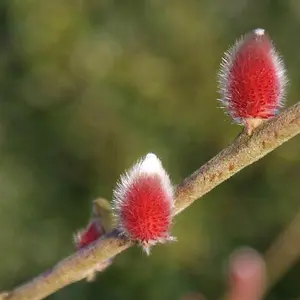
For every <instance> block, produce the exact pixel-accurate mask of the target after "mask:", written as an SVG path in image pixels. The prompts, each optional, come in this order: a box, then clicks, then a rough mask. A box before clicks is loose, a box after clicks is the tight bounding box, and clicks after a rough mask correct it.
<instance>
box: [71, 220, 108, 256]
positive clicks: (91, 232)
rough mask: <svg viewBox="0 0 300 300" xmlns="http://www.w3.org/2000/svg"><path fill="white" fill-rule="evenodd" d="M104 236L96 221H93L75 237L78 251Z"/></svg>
mask: <svg viewBox="0 0 300 300" xmlns="http://www.w3.org/2000/svg"><path fill="white" fill-rule="evenodd" d="M103 234H104V231H103V230H102V228H101V226H99V225H98V224H97V223H96V221H91V222H90V223H89V224H88V225H87V227H86V228H85V229H82V230H79V231H78V232H77V233H76V234H75V235H74V237H73V239H74V244H75V247H76V249H77V250H79V249H82V248H84V247H86V246H87V245H89V244H91V243H93V242H94V241H96V240H97V239H98V238H99V237H101V236H102V235H103Z"/></svg>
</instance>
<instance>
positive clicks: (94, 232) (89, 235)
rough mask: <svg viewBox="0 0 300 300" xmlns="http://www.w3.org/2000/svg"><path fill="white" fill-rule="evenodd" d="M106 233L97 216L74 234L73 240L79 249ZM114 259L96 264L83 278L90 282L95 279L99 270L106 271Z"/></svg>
mask: <svg viewBox="0 0 300 300" xmlns="http://www.w3.org/2000/svg"><path fill="white" fill-rule="evenodd" d="M104 234H105V230H104V228H102V226H100V224H98V223H97V220H96V218H95V219H93V220H91V221H90V222H89V223H88V225H87V227H86V228H85V229H81V230H79V231H78V232H77V233H76V234H74V236H73V242H74V245H75V247H76V249H77V251H79V250H81V249H82V248H84V247H86V246H88V245H90V244H91V243H93V242H95V241H96V240H97V239H98V238H100V237H101V236H103V235H104ZM111 262H112V260H111V259H109V260H107V261H105V262H101V263H98V264H96V265H95V266H94V267H93V268H92V269H90V270H88V271H87V272H86V274H83V278H86V280H87V281H88V282H91V281H94V280H95V278H96V274H97V272H101V271H104V270H105V269H106V268H107V267H109V266H110V265H111Z"/></svg>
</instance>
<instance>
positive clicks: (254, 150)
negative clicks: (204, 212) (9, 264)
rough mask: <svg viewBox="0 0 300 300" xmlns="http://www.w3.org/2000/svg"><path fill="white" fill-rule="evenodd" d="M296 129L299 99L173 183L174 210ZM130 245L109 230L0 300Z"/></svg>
mask: <svg viewBox="0 0 300 300" xmlns="http://www.w3.org/2000/svg"><path fill="white" fill-rule="evenodd" d="M299 132H300V102H299V103H297V104H295V105H294V106H292V107H290V108H288V109H286V110H285V111H283V112H282V113H281V114H280V115H278V116H277V117H275V118H273V119H271V120H269V121H268V122H265V123H264V124H262V125H261V126H260V127H258V128H257V129H256V130H255V131H254V132H253V134H252V135H251V136H248V135H247V134H246V133H241V134H240V135H239V136H238V137H237V138H236V139H235V140H234V141H233V143H232V144H231V145H229V146H228V147H227V148H225V149H224V150H223V151H221V152H220V153H219V154H218V155H217V156H215V157H214V158H212V159H211V160H210V161H208V162H207V163H206V164H204V165H203V166H202V167H201V168H200V169H198V170H197V171H195V172H194V173H193V174H192V175H190V176H189V177H187V178H186V179H184V180H183V181H182V183H180V184H179V185H177V187H176V191H175V211H174V213H175V214H178V213H180V212H181V211H182V210H184V209H185V208H186V207H188V206H189V205H191V204H192V203H193V202H194V201H195V200H196V199H199V198H200V197H202V196H203V195H205V194H206V193H207V192H209V191H210V190H212V189H213V188H215V187H216V186H217V185H219V184H220V183H222V182H223V181H225V180H227V179H228V178H230V177H231V176H233V175H234V174H236V173H237V172H238V171H240V170H241V169H243V168H245V167H246V166H248V165H250V164H252V163H254V162H255V161H257V160H259V159H260V158H261V157H263V156H265V155H266V154H268V153H269V152H271V151H272V150H274V149H275V148H277V147H278V146H280V145H281V144H283V143H284V142H286V141H287V140H289V139H291V138H292V137H294V136H295V135H296V134H298V133H299ZM132 245H133V243H132V242H130V241H128V240H125V239H122V238H120V237H118V235H117V232H116V231H113V232H112V233H110V234H109V235H107V236H105V237H103V238H101V239H99V240H97V241H96V242H95V243H94V244H92V245H90V246H89V247H87V248H85V249H82V251H80V252H77V253H75V254H73V255H71V256H69V257H67V258H65V259H64V260H62V261H60V262H59V263H58V264H57V265H56V266H54V267H53V268H52V269H50V270H48V271H46V272H45V273H43V274H41V275H39V276H37V277H36V278H34V279H32V280H31V281H29V282H28V283H25V284H23V285H21V286H19V287H17V288H15V289H13V290H12V291H9V292H6V293H7V294H3V296H2V299H5V300H8V299H9V300H25V299H26V300H39V299H43V298H44V297H46V296H48V295H50V294H52V293H54V292H55V291H57V290H59V289H61V288H63V287H64V286H66V285H68V284H70V283H73V282H76V281H78V280H81V279H82V278H83V277H84V276H85V274H86V273H87V272H88V271H89V270H90V269H92V268H93V266H95V265H96V264H97V263H100V262H104V261H105V260H107V259H109V258H112V257H114V256H115V255H117V254H118V253H120V252H122V251H124V250H125V249H127V248H129V247H130V246H132ZM0 299H1V295H0ZM2 299H1V300H2Z"/></svg>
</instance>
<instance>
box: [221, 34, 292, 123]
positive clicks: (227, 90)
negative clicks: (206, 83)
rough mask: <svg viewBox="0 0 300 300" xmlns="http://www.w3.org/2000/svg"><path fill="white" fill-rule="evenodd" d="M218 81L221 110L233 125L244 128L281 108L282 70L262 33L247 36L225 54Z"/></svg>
mask: <svg viewBox="0 0 300 300" xmlns="http://www.w3.org/2000/svg"><path fill="white" fill-rule="evenodd" d="M218 79H219V88H220V93H221V95H222V99H221V102H222V104H223V107H224V108H225V109H226V110H227V112H228V114H229V115H230V116H231V117H232V118H233V120H234V121H235V122H236V123H239V124H242V125H245V126H246V127H247V125H248V124H247V123H248V121H249V120H252V121H253V119H254V120H264V119H268V118H270V117H273V116H274V115H275V114H276V113H277V111H278V109H279V108H280V106H281V105H282V102H283V98H284V88H285V85H286V82H287V79H286V77H285V69H284V65H283V62H282V60H281V59H280V58H279V56H278V54H277V53H276V51H275V48H274V46H273V44H272V42H271V40H270V38H269V37H268V35H267V34H265V32H264V30H263V29H256V30H254V31H253V32H251V33H248V34H247V35H246V36H244V37H243V38H242V39H240V40H239V41H238V42H237V43H236V44H235V45H234V46H233V47H232V48H231V49H230V50H229V51H228V52H227V53H226V54H225V56H224V57H223V60H222V64H221V69H220V72H219V76H218ZM254 123H255V122H254ZM256 123H257V124H259V123H260V122H256ZM255 126H256V125H254V127H255Z"/></svg>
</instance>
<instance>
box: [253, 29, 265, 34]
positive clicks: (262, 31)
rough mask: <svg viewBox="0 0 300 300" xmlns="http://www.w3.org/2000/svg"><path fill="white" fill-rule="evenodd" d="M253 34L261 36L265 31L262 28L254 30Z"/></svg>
mask: <svg viewBox="0 0 300 300" xmlns="http://www.w3.org/2000/svg"><path fill="white" fill-rule="evenodd" d="M254 34H256V35H260V36H262V35H264V34H265V30H264V29H262V28H257V29H255V30H254Z"/></svg>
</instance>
